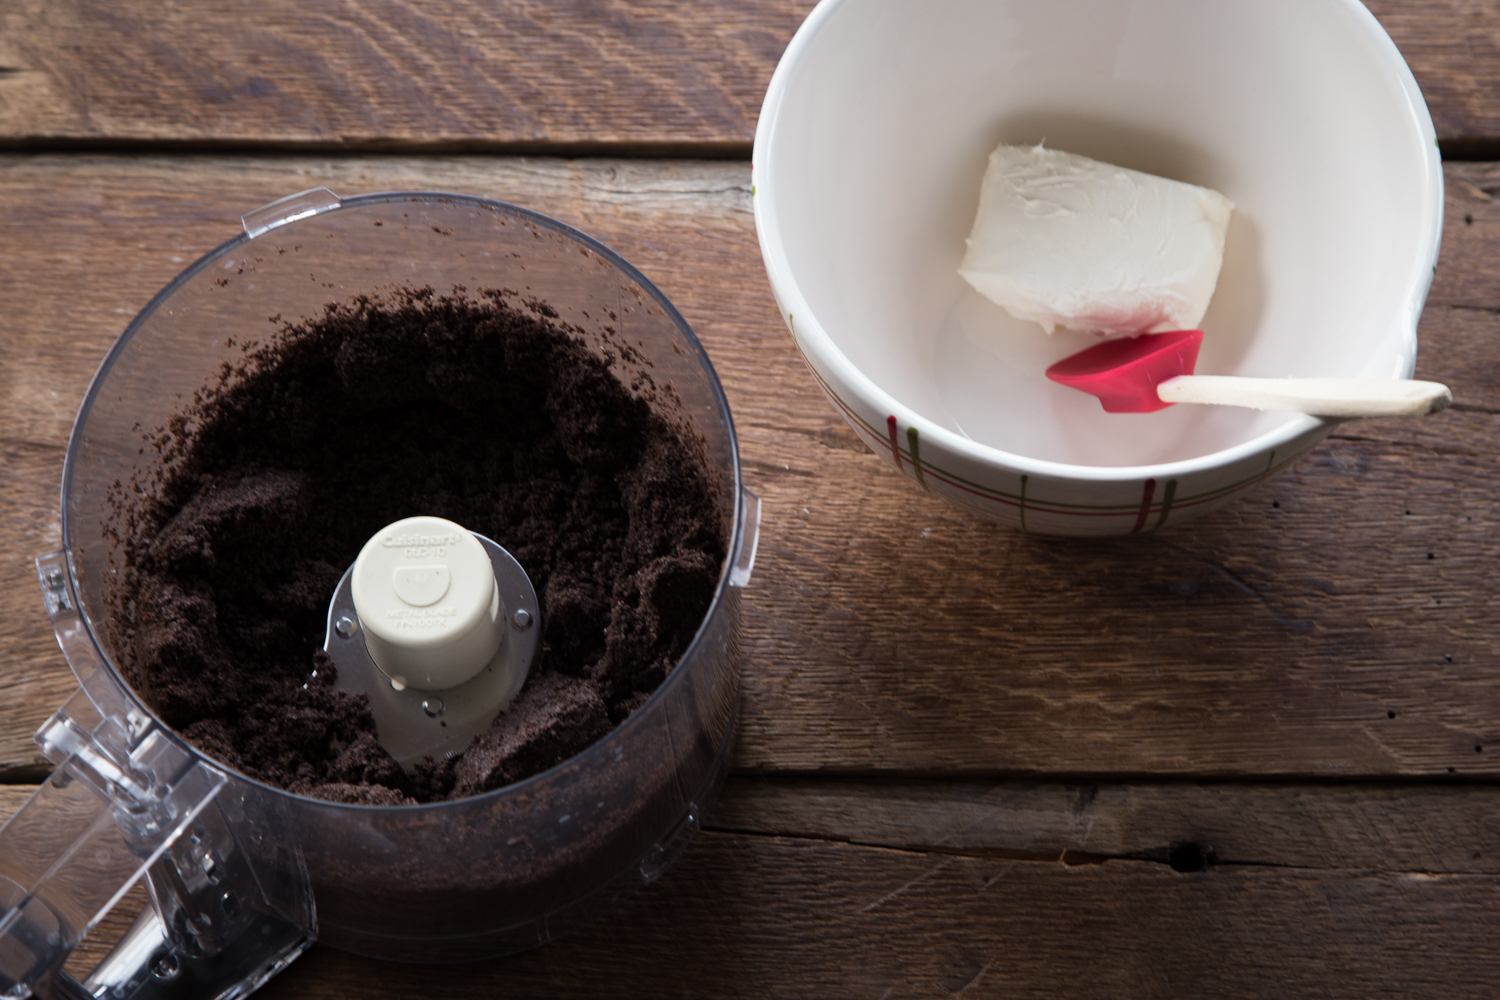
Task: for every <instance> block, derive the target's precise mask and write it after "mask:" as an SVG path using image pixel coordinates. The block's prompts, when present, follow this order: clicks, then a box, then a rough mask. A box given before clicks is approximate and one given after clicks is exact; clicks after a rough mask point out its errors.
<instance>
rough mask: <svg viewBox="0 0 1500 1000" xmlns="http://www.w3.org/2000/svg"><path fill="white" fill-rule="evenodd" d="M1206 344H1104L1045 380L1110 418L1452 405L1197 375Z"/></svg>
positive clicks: (1163, 340) (1163, 339)
mask: <svg viewBox="0 0 1500 1000" xmlns="http://www.w3.org/2000/svg"><path fill="white" fill-rule="evenodd" d="M1202 343H1203V331H1202V330H1173V331H1171V332H1170V333H1147V334H1142V335H1141V336H1139V337H1129V338H1121V339H1119V340H1106V341H1104V343H1102V344H1096V345H1095V346H1093V347H1090V348H1089V349H1088V350H1085V351H1079V352H1078V353H1077V354H1074V355H1071V356H1069V357H1066V358H1063V359H1062V360H1061V361H1059V362H1057V364H1055V365H1053V366H1052V367H1051V368H1048V369H1047V377H1048V378H1050V379H1051V380H1052V381H1054V382H1061V383H1062V384H1063V385H1066V386H1069V387H1071V388H1074V389H1081V390H1083V391H1084V392H1087V393H1090V394H1092V395H1095V396H1098V397H1099V402H1100V403H1102V404H1103V405H1104V409H1105V412H1107V413H1151V412H1153V411H1155V410H1160V409H1164V408H1166V407H1168V406H1171V405H1172V404H1173V403H1214V404H1217V405H1220V406H1249V407H1253V408H1254V409H1257V410H1287V411H1291V412H1293V413H1307V414H1311V415H1312V416H1315V417H1419V416H1422V415H1424V414H1427V413H1436V412H1437V411H1438V410H1442V409H1446V408H1447V407H1448V404H1450V403H1452V402H1453V394H1452V393H1451V392H1449V391H1448V387H1447V386H1445V385H1442V384H1441V383H1438V382H1418V381H1415V380H1413V379H1384V378H1242V377H1238V376H1231V375H1194V374H1193V368H1194V366H1195V365H1197V363H1198V347H1199V345H1201V344H1202Z"/></svg>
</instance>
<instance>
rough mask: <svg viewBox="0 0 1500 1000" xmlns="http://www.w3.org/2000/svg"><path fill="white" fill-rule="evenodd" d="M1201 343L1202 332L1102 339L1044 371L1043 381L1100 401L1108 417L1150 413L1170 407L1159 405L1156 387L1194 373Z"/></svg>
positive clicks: (1169, 404) (1175, 331) (1174, 331)
mask: <svg viewBox="0 0 1500 1000" xmlns="http://www.w3.org/2000/svg"><path fill="white" fill-rule="evenodd" d="M1202 343H1203V331H1202V330H1173V331H1171V332H1170V333H1144V334H1141V335H1140V336H1139V337H1122V338H1121V339H1119V340H1106V341H1105V342H1104V343H1102V344H1096V345H1094V346H1093V347H1090V348H1089V349H1088V350H1085V351H1079V352H1078V353H1077V354H1073V355H1070V356H1068V357H1066V358H1063V359H1062V360H1061V361H1059V362H1058V363H1057V364H1055V365H1053V366H1052V367H1051V368H1048V369H1047V377H1048V378H1050V379H1051V380H1052V381H1054V382H1061V383H1062V384H1063V385H1066V386H1069V387H1071V388H1074V389H1082V390H1083V391H1084V392H1087V393H1090V394H1092V395H1095V396H1098V397H1099V402H1100V403H1102V404H1104V410H1105V412H1106V413H1151V412H1153V411H1155V410H1163V409H1166V408H1167V407H1168V406H1171V405H1172V404H1171V403H1163V402H1162V401H1161V398H1160V397H1159V396H1157V394H1156V387H1157V386H1158V385H1160V384H1161V383H1163V382H1165V381H1166V380H1167V379H1169V378H1176V377H1177V376H1178V375H1191V374H1193V367H1194V366H1195V365H1196V364H1197V363H1198V348H1199V346H1201V345H1202Z"/></svg>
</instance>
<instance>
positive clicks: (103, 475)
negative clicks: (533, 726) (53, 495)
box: [0, 188, 760, 1000]
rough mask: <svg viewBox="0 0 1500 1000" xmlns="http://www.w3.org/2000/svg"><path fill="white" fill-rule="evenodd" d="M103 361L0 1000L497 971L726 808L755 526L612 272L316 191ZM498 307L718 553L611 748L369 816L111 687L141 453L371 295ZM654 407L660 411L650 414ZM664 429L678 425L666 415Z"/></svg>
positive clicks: (80, 437)
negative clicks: (115, 508) (188, 734)
mask: <svg viewBox="0 0 1500 1000" xmlns="http://www.w3.org/2000/svg"><path fill="white" fill-rule="evenodd" d="M243 221H244V229H245V232H244V234H243V235H241V236H239V237H238V238H236V239H233V240H230V241H229V242H227V243H225V244H223V245H222V246H220V247H219V248H217V249H216V250H214V251H213V252H212V253H210V254H208V255H207V256H205V257H203V258H202V259H201V260H199V261H198V262H197V263H195V264H193V265H192V266H191V267H189V268H188V269H187V270H185V271H184V272H183V273H182V274H181V275H179V276H178V277H177V278H176V279H175V280H174V281H173V282H172V283H171V284H169V285H168V286H167V287H166V288H165V289H163V290H162V291H161V292H160V293H159V294H158V295H157V296H156V297H155V298H154V299H153V300H152V301H151V303H150V304H149V305H147V307H146V308H145V309H144V310H143V311H142V312H141V313H140V315H139V316H137V317H136V318H135V320H134V321H133V322H132V323H131V324H130V326H129V328H128V329H127V330H126V331H125V333H124V334H123V335H122V336H121V337H120V338H119V340H118V341H117V342H116V343H115V345H114V347H113V348H112V349H111V350H110V352H109V354H108V356H107V357H106V359H105V361H104V363H103V365H102V366H101V367H100V369H99V371H98V373H97V374H96V375H95V377H94V381H93V383H92V385H91V386H90V388H89V391H88V394H87V397H86V398H85V400H84V403H83V406H82V408H81V410H80V412H79V415H78V418H77V421H76V423H75V425H74V427H73V433H72V438H71V440H70V442H69V446H68V452H67V457H66V464H65V467H64V473H63V488H62V538H63V548H62V550H61V551H59V552H56V553H51V554H48V555H45V556H42V557H39V558H38V560H37V566H38V575H39V579H40V582H41V585H42V590H43V595H44V597H45V599H46V603H47V609H48V613H49V617H51V619H52V621H53V624H54V627H55V629H56V632H57V635H58V640H59V642H60V644H61V645H62V647H63V650H64V652H65V654H66V655H67V659H68V662H69V664H70V666H71V668H72V669H73V671H74V672H75V674H76V675H77V676H78V679H79V682H80V691H79V693H78V694H76V695H75V696H74V697H73V698H72V699H71V700H70V701H69V702H68V703H67V704H66V705H65V706H63V708H62V709H61V710H60V711H59V712H58V713H57V714H56V715H55V716H54V717H53V718H52V719H51V720H49V722H48V723H47V724H46V725H44V726H43V727H42V729H41V730H40V731H39V732H38V735H37V739H38V742H39V743H40V744H41V745H42V747H43V750H44V752H45V753H46V754H47V755H48V757H49V759H51V760H52V761H53V762H54V763H55V764H56V765H57V769H56V770H55V771H54V772H53V775H52V776H51V777H50V778H49V779H48V781H47V782H46V783H44V785H43V786H42V787H41V789H40V790H39V791H38V792H37V793H36V795H35V796H34V797H33V798H32V799H31V800H29V801H28V803H27V804H26V805H24V806H23V807H22V809H21V810H20V811H19V812H18V813H17V814H16V815H15V816H14V817H13V818H12V819H11V820H10V821H9V822H8V823H7V824H6V825H5V826H4V827H3V828H0V996H3V997H24V996H27V995H30V994H32V993H36V994H39V995H44V996H45V995H58V996H83V995H92V996H99V997H103V996H108V997H111V998H115V1000H126V998H127V997H131V996H141V997H146V996H168V995H171V996H175V995H179V994H180V995H184V996H186V995H192V996H195V997H234V996H241V995H243V994H245V993H248V992H250V991H251V990H253V989H255V988H256V987H258V986H259V985H260V984H261V983H262V982H264V981H265V979H266V978H268V977H269V976H270V975H273V974H274V973H275V972H276V971H278V970H279V969H280V968H281V967H283V966H284V965H285V964H286V963H287V962H289V961H291V960H292V959H293V958H295V957H296V955H297V954H299V953H300V952H301V951H302V950H303V949H304V948H306V947H307V945H308V944H309V943H310V942H311V941H313V940H319V941H323V942H326V943H328V944H330V945H332V946H334V947H337V948H341V949H345V950H349V951H352V952H356V953H359V954H363V955H368V956H373V957H379V958H386V959H397V960H402V961H411V962H458V961H467V960H473V959H479V958H486V957H493V956H499V955H504V954H507V953H511V952H515V951H519V950H522V949H525V948H529V947H533V946H536V945H538V944H542V943H544V942H546V941H549V940H551V939H553V938H556V937H559V936H561V935H563V934H566V933H568V932H569V931H572V930H574V929H576V928H577V927H579V926H581V925H582V924H584V923H586V922H587V921H589V920H590V919H592V918H593V917H595V916H596V915H598V914H599V913H601V912H603V911H604V910H606V909H608V908H609V907H611V906H613V905H614V904H615V903H617V902H618V901H619V900H621V899H622V898H624V897H626V896H628V895H629V894H631V893H632V892H634V891H636V890H637V889H639V888H640V887H641V886H642V885H644V884H646V883H649V882H651V881H652V880H653V879H655V878H656V877H657V876H658V875H659V874H660V873H661V872H662V871H663V870H664V869H665V868H666V867H667V866H668V865H669V864H670V863H671V862H672V861H673V860H674V859H675V858H676V856H677V855H678V853H679V852H680V851H681V850H682V848H683V847H684V845H685V844H686V842H687V840H688V839H689V838H690V837H691V836H692V834H693V833H694V832H695V831H696V829H697V828H698V824H699V821H700V817H701V816H702V813H703V810H704V809H705V808H707V807H708V806H709V804H710V803H711V802H712V801H713V799H714V797H715V796H716V794H717V792H718V790H719V788H720V787H721V785H722V782H723V779H724V776H725V774H726V772H727V768H728V757H729V749H730V745H731V742H732V736H733V732H734V728H735V721H736V718H737V713H738V704H739V683H738V668H737V661H738V658H739V647H738V635H739V614H740V612H739V604H740V596H739V591H740V589H741V588H742V587H743V586H744V585H745V584H746V583H747V582H748V581H749V575H750V570H751V568H752V565H753V561H754V555H755V543H756V535H757V532H758V525H759V510H760V506H759V501H758V500H757V499H756V498H755V497H754V495H753V494H751V493H749V492H748V491H747V490H745V489H744V487H743V484H742V482H741V478H740V464H739V454H738V448H737V444H736V440H735V434H734V427H733V423H732V421H731V418H730V414H729V408H728V405H727V403H726V401H725V398H724V393H723V391H722V389H721V387H720V385H719V381H718V378H717V376H716V375H715V373H714V370H713V367H712V365H711V364H710V363H709V360H708V357H707V355H706V354H705V353H704V350H703V347H702V345H700V344H699V342H698V340H697V338H696V337H695V336H694V335H693V333H692V331H691V330H690V329H689V327H688V325H687V323H686V322H685V321H684V320H683V318H682V317H681V316H680V315H679V314H678V312H677V311H676V309H674V308H673V307H672V305H671V304H670V303H669V302H668V301H667V300H666V298H665V297H664V296H663V295H662V294H661V293H660V292H659V291H658V290H657V289H656V288H655V287H654V286H653V285H652V284H651V283H650V282H649V281H648V280H647V279H646V278H645V277H644V276H643V275H642V274H641V273H640V272H639V271H637V270H636V269H635V268H633V267H631V266H630V265H629V264H628V263H626V262H625V261H624V260H623V259H621V258H620V257H619V256H618V255H617V254H615V253H614V252H613V251H611V250H610V249H609V248H608V247H606V246H604V245H603V244H601V243H600V242H599V241H597V240H594V239H592V238H590V237H588V236H586V235H584V234H582V233H580V232H578V231H576V230H574V229H571V228H570V227H568V226H565V225H563V224H561V223H559V222H556V221H554V220H551V219H549V218H547V217H545V216H542V215H538V214H536V213H534V212H530V211H527V210H524V209H521V208H517V207H515V206H511V205H507V204H503V203H499V202H495V201H489V200H485V199H481V198H475V197H469V196H464V195H455V194H444V193H429V192H398V193H385V194H373V195H363V196H359V197H352V198H347V199H340V198H338V197H337V196H335V195H333V194H332V193H330V192H328V191H327V190H325V189H321V188H318V189H314V190H312V191H307V192H303V193H302V194H299V195H293V196H291V197H289V198H284V199H282V200H280V201H278V202H273V203H272V204H271V205H268V206H265V207H264V208H262V209H260V210H258V211H256V212H254V213H251V214H250V215H247V216H245V217H244V220H243ZM423 286H427V287H431V288H433V289H434V290H436V291H437V292H438V293H447V292H449V291H450V290H453V289H460V290H462V289H468V290H473V291H475V292H482V291H483V290H487V289H501V288H507V289H513V290H516V291H517V292H519V293H520V294H521V295H523V296H527V297H534V298H536V299H539V300H541V301H544V302H546V303H548V304H549V305H550V306H551V307H552V308H554V309H556V310H557V313H558V316H559V319H558V321H559V322H560V323H563V324H567V325H568V326H570V327H572V328H573V329H574V330H575V331H576V332H577V333H578V334H579V335H580V336H582V337H583V339H584V340H585V341H586V342H587V343H588V344H589V345H590V346H591V347H592V348H593V349H594V350H595V351H597V352H598V353H599V354H600V356H602V357H605V358H606V359H608V360H609V362H610V363H611V365H612V367H613V369H614V370H615V372H616V374H617V375H618V376H619V377H620V380H621V382H622V384H624V385H626V386H632V385H639V384H643V383H644V382H649V383H650V384H652V385H654V386H656V387H659V388H664V389H665V390H666V391H664V392H657V393H655V394H654V395H652V396H651V397H650V398H649V401H650V402H651V405H652V406H653V407H654V408H656V409H657V410H658V412H660V413H661V415H662V416H664V417H665V418H666V419H668V420H669V421H671V422H673V423H674V424H676V425H677V426H679V427H685V428H686V429H687V430H688V432H689V433H691V434H694V435H696V436H697V437H699V438H700V439H701V441H702V442H703V444H704V451H705V454H706V456H707V461H708V463H709V465H710V467H711V470H712V472H713V474H715V475H716V476H717V479H718V486H717V488H718V495H719V500H720V505H719V506H720V510H721V517H722V522H723V523H722V527H723V534H724V537H726V538H727V539H728V540H729V543H728V557H727V559H726V560H725V564H724V566H723V567H722V570H721V573H720V576H719V579H718V584H717V589H716V591H715V593H714V597H713V601H712V604H711V606H710V607H709V610H708V612H707V614H706V616H705V617H704V619H703V622H702V624H701V626H700V627H699V629H698V632H697V634H696V636H695V637H694V638H693V640H692V643H691V645H690V646H689V647H688V649H687V651H686V653H684V655H683V656H682V657H681V659H680V660H679V662H678V663H677V665H676V666H675V668H674V669H673V670H672V671H671V673H670V674H669V675H668V677H667V679H666V680H665V681H664V682H663V683H662V684H661V685H660V687H659V688H658V689H657V690H656V691H655V693H654V694H653V695H652V696H651V697H650V698H649V700H647V701H646V702H645V703H644V704H643V705H642V706H641V707H640V708H639V709H637V710H636V711H635V713H634V714H633V715H631V716H630V717H629V718H628V719H626V720H625V721H624V722H623V723H621V724H620V725H618V726H617V727H615V728H614V729H613V730H612V731H611V732H610V733H609V734H608V735H607V736H605V737H604V738H602V739H601V740H599V741H598V742H597V743H595V744H594V745H592V746H591V747H589V748H588V749H587V750H585V751H583V752H582V753H579V754H577V755H575V756H573V757H571V758H569V759H568V760H566V761H564V762H563V763H561V764H559V765H557V766H555V767H553V768H551V769H550V770H547V771H545V772H543V773H541V774H537V775H535V776H533V777H531V778H528V779H526V780H524V781H521V782H518V783H516V784H513V785H510V786H507V787H503V788H500V789H497V790H495V791H491V792H488V793H485V794H481V795H476V796H473V797H471V798H465V799H460V800H455V801H447V802H440V803H433V804H427V805H408V806H390V807H376V806H367V805H345V804H337V803H331V802H326V801H321V800H317V799H313V798H307V797H303V796H299V795H295V794H292V793H290V792H287V791H284V790H282V789H280V788H275V787H271V786H269V785H266V784H263V783H261V782H259V781H256V780H253V779H251V778H249V777H247V776H245V775H243V774H240V773H238V772H236V771H234V770H233V769H231V768H229V767H227V766H225V765H224V764H222V763H220V762H218V761H215V760H213V759H211V758H209V757H207V756H205V755H204V754H203V753H201V752H200V751H198V750H197V749H195V748H194V747H192V746H191V745H189V744H188V743H186V742H185V741H183V740H182V739H181V738H180V737H179V736H177V735H176V734H175V733H173V732H171V731H170V730H169V729H168V728H167V727H166V726H165V725H164V724H163V723H162V722H161V721H160V720H159V719H157V718H156V717H155V715H154V714H153V713H152V711H151V709H150V708H149V706H147V705H146V704H145V703H144V702H143V701H142V700H141V698H140V697H139V696H138V695H137V694H136V693H135V692H134V691H132V690H131V688H130V686H129V685H128V684H127V683H126V682H125V681H124V679H123V676H122V674H121V672H120V669H119V666H118V664H119V663H120V662H121V661H120V657H119V651H118V650H116V649H115V648H114V647H113V646H112V644H111V640H110V637H109V633H108V630H107V629H106V628H105V627H104V624H105V620H106V608H107V603H106V602H107V594H108V590H109V584H110V581H111V579H112V577H113V576H114V575H115V574H117V573H118V572H120V569H121V560H122V558H123V550H122V541H121V539H120V538H119V537H118V535H117V534H115V533H113V532H112V531H111V528H110V515H111V507H110V503H109V496H110V492H111V490H114V489H119V488H121V486H122V484H129V483H131V482H132V479H133V477H134V481H135V482H143V481H145V477H150V476H151V475H153V474H154V473H155V472H156V471H157V469H156V468H155V466H154V465H153V463H156V462H159V461H162V459H161V457H160V455H159V454H158V453H157V452H155V451H153V450H152V449H151V448H149V447H146V448H143V447H142V439H143V434H149V433H151V432H153V431H155V430H156V429H159V428H163V427H165V426H166V425H167V421H168V419H169V418H170V417H171V416H172V415H173V414H174V413H177V412H179V411H180V410H181V409H182V407H183V403H184V401H185V400H190V399H191V398H192V397H193V394H194V393H195V392H196V391H198V390H200V389H201V388H203V387H204V386H205V385H207V384H210V383H211V381H212V380H214V379H216V378H217V377H218V376H219V373H220V372H221V370H223V367H224V366H225V365H226V364H227V365H233V364H235V363H236V362H237V361H239V360H240V359H241V358H242V357H243V353H244V348H245V345H246V344H247V343H251V342H265V341H266V340H268V339H269V338H270V336H271V335H272V334H273V333H274V332H275V331H276V329H278V326H277V324H279V323H282V322H284V321H290V322H297V321H299V320H301V319H307V318H313V317H317V316H319V315H321V314H322V313H323V310H324V307H325V305H326V304H328V303H330V302H343V301H348V300H349V299H351V298H352V297H354V296H356V295H360V294H366V295H380V294H383V293H386V292H390V291H394V290H397V289H401V288H411V287H423ZM664 400H665V401H666V402H663V401H664ZM664 407H665V408H669V412H666V411H665V410H664V409H663V408H664ZM142 874H145V875H146V876H147V884H148V888H149V890H150V893H151V898H152V903H153V905H152V907H151V908H148V910H147V911H145V912H144V913H143V914H142V915H141V917H140V918H139V919H138V921H137V923H136V925H135V927H134V929H133V930H132V931H131V932H130V934H129V935H127V937H126V939H125V940H124V941H122V942H121V943H120V945H119V946H117V947H116V949H115V951H114V952H112V953H111V954H110V956H109V957H107V958H106V959H105V960H104V961H103V962H102V963H101V965H100V966H99V968H98V969H96V970H95V972H94V973H93V974H92V975H91V976H89V977H88V978H87V979H85V981H84V982H83V983H82V984H79V983H76V982H74V981H73V980H72V979H71V978H70V977H68V976H67V975H66V974H65V973H64V972H63V971H62V961H63V959H64V958H65V957H66V955H67V954H68V952H69V951H70V950H71V949H72V947H73V946H74V945H76V944H77V942H78V941H79V940H80V939H81V938H82V937H83V936H84V934H86V933H87V932H88V930H89V928H90V927H92V926H93V924H94V923H95V922H97V920H98V919H99V918H100V917H102V915H103V914H104V913H105V912H107V911H108V910H109V908H110V907H111V906H112V905H113V904H114V903H115V902H116V901H117V900H118V899H119V898H120V896H121V895H123V894H124V892H125V890H126V889H128V888H129V887H130V885H131V884H133V883H134V881H135V880H136V879H138V878H139V877H140V876H141V875H142Z"/></svg>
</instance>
